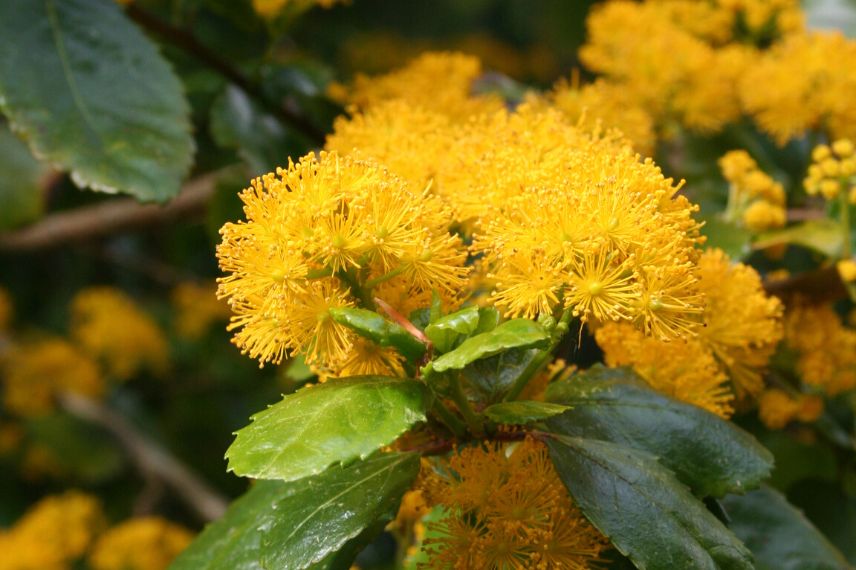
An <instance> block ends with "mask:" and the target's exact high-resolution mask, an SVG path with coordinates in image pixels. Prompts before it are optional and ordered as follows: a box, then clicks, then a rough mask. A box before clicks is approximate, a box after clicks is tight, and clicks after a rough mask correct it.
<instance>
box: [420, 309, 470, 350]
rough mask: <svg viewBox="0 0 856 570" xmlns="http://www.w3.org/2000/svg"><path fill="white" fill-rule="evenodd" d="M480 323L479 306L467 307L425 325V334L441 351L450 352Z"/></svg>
mask: <svg viewBox="0 0 856 570" xmlns="http://www.w3.org/2000/svg"><path fill="white" fill-rule="evenodd" d="M478 325H479V308H478V307H467V308H466V309H462V310H460V311H458V312H456V313H452V314H450V315H446V316H445V317H440V318H439V319H437V320H436V321H434V322H432V323H431V324H429V325H428V326H427V327H425V336H427V337H428V338H429V339H430V340H431V342H432V343H434V348H436V349H437V350H438V351H439V352H440V353H444V352H449V351H450V350H452V348H454V346H455V342H456V341H457V340H458V339H460V338H462V337H466V336H469V335H471V334H472V333H473V332H475V330H476V328H477V327H478Z"/></svg>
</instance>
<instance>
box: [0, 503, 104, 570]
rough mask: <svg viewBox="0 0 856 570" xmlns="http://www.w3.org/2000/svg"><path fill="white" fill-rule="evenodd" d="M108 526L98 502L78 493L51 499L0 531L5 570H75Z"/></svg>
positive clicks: (1, 563) (0, 553) (0, 563)
mask: <svg viewBox="0 0 856 570" xmlns="http://www.w3.org/2000/svg"><path fill="white" fill-rule="evenodd" d="M103 526H104V516H103V514H102V512H101V506H100V505H99V503H98V501H97V500H96V499H95V498H94V497H91V496H89V495H86V494H83V493H80V492H78V491H68V492H66V493H65V494H63V495H59V496H53V497H47V498H45V499H42V500H41V501H39V502H38V503H37V504H36V505H34V506H33V507H31V508H30V510H29V511H28V512H27V513H26V514H25V515H24V516H23V517H21V519H20V520H18V522H17V523H16V524H15V526H13V527H12V528H10V529H8V530H6V531H2V530H0V568H2V569H3V570H71V568H72V564H73V563H74V562H75V561H76V560H78V559H80V558H81V557H82V556H83V555H84V554H85V553H86V551H87V549H88V548H89V546H90V544H91V543H92V540H93V538H94V537H95V535H96V534H97V533H98V532H99V531H100V530H101V528H102V527H103Z"/></svg>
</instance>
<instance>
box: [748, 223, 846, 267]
mask: <svg viewBox="0 0 856 570" xmlns="http://www.w3.org/2000/svg"><path fill="white" fill-rule="evenodd" d="M782 244H794V245H800V246H803V247H807V248H808V249H812V250H814V251H817V252H819V253H822V254H823V255H825V256H826V257H832V258H837V257H839V256H840V255H841V250H842V247H843V245H844V234H843V233H842V231H841V226H840V225H839V224H838V223H837V222H835V221H833V220H829V219H823V220H809V221H807V222H802V223H801V224H796V225H793V226H790V227H787V228H783V229H780V230H773V231H769V232H765V233H763V234H761V235H759V236H758V238H757V239H756V240H755V243H754V245H753V247H754V248H755V249H766V248H768V247H773V246H776V245H782Z"/></svg>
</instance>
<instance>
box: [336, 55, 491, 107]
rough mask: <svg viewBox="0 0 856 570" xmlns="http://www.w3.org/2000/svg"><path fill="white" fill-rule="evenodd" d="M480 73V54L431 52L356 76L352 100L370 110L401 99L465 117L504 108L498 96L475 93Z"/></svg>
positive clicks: (352, 89) (350, 99)
mask: <svg viewBox="0 0 856 570" xmlns="http://www.w3.org/2000/svg"><path fill="white" fill-rule="evenodd" d="M481 74H482V65H481V61H479V59H478V58H477V57H474V56H471V55H465V54H463V53H456V52H428V53H424V54H422V55H420V56H419V57H417V58H416V59H414V60H413V61H411V62H410V63H409V64H408V65H406V66H405V67H403V68H401V69H398V70H395V71H392V72H390V73H388V74H386V75H381V76H376V77H368V76H366V75H362V74H359V75H357V76H356V77H355V78H354V84H353V86H352V88H351V91H350V97H349V101H350V103H352V104H354V105H356V106H357V107H359V108H361V109H367V108H369V107H371V106H372V105H375V104H377V103H379V102H382V101H389V100H393V99H401V100H403V101H406V102H407V103H410V104H411V105H413V106H415V107H421V108H423V109H426V110H429V111H435V112H438V113H441V114H444V115H446V116H448V117H450V118H452V119H455V120H463V119H466V118H467V117H470V116H473V115H478V114H481V113H490V112H494V111H498V110H500V109H503V108H504V107H505V103H504V102H503V100H502V98H501V97H499V96H498V95H495V94H489V93H486V94H482V95H477V94H474V93H473V90H474V87H475V82H476V80H477V79H478V78H479V77H480V76H481Z"/></svg>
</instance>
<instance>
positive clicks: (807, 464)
mask: <svg viewBox="0 0 856 570" xmlns="http://www.w3.org/2000/svg"><path fill="white" fill-rule="evenodd" d="M753 432H754V433H755V434H757V436H758V439H759V440H760V441H761V444H763V446H764V447H766V448H767V449H769V450H770V452H771V453H772V454H773V457H774V458H775V462H774V463H775V468H774V469H773V474H772V475H771V476H770V480H769V481H768V482H767V483H768V484H769V485H770V486H772V487H775V488H777V489H779V490H782V491H787V490H788V488H789V487H790V486H791V485H793V484H794V483H796V482H797V481H801V480H802V479H809V478H815V479H820V480H824V481H834V480H835V478H836V477H837V473H838V468H837V465H836V461H835V454H834V453H833V451H832V449H831V448H830V446H829V445H828V444H827V443H826V442H824V441H823V440H820V441H816V442H814V443H813V444H808V443H802V442H799V441H797V440H795V439H794V438H793V437H792V436H791V435H789V434H787V433H785V432H783V431H780V430H777V431H767V430H762V431H760V433H759V431H758V430H753Z"/></svg>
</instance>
